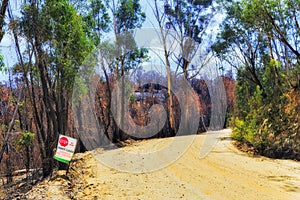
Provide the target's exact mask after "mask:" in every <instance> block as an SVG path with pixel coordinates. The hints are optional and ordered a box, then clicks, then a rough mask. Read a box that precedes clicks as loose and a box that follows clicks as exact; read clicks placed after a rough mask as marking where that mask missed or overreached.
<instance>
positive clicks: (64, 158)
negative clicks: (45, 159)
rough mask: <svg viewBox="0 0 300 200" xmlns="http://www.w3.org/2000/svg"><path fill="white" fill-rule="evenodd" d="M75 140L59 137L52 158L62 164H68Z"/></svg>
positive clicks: (72, 153) (63, 136) (73, 150)
mask: <svg viewBox="0 0 300 200" xmlns="http://www.w3.org/2000/svg"><path fill="white" fill-rule="evenodd" d="M76 144H77V139H74V138H71V137H68V136H65V135H59V138H58V144H57V149H56V153H55V155H54V158H55V159H56V160H58V161H60V162H63V163H69V162H70V161H71V159H72V157H73V155H74V152H75V148H76Z"/></svg>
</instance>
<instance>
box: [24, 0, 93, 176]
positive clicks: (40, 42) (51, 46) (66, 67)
mask: <svg viewBox="0 0 300 200" xmlns="http://www.w3.org/2000/svg"><path fill="white" fill-rule="evenodd" d="M21 13H22V16H21V19H20V22H19V24H20V26H19V29H20V30H19V32H20V33H21V36H22V37H24V38H25V40H26V42H27V46H28V49H27V52H29V56H28V57H27V58H26V60H28V61H29V63H28V64H27V65H26V66H23V67H25V68H24V69H25V70H24V77H23V78H24V80H27V79H28V78H29V77H30V80H29V81H28V80H27V82H28V83H30V84H31V85H30V87H31V90H30V92H31V95H32V98H31V103H32V106H33V107H34V117H35V123H36V127H37V138H38V140H39V142H40V144H41V154H42V160H43V172H44V173H43V174H44V176H47V175H48V174H49V173H50V172H51V170H52V156H53V155H52V154H53V151H52V150H53V148H54V147H55V143H56V141H57V138H58V134H67V132H68V130H69V129H68V122H69V120H68V116H69V109H70V102H69V101H70V98H71V95H72V87H73V83H74V78H75V75H76V73H77V71H78V67H79V66H80V64H81V62H82V61H83V59H84V58H85V56H86V55H87V54H88V53H89V52H90V50H91V48H92V47H91V45H90V42H89V39H88V38H87V34H86V33H85V29H84V28H85V25H84V22H83V20H82V18H81V16H80V15H78V13H77V11H76V10H75V8H74V7H73V6H72V5H70V4H69V2H68V1H67V0H59V1H51V0H47V1H31V2H30V3H29V4H28V3H25V5H24V6H23V9H22V11H21ZM30 52H32V53H30ZM26 67H27V69H26ZM28 67H29V68H28ZM26 71H29V73H30V76H29V77H28V75H27V73H26ZM33 80H35V81H37V82H34V81H33ZM34 84H38V85H39V86H40V87H41V90H42V101H37V99H36V96H35V93H37V91H35V85H34ZM40 109H42V110H40ZM39 111H40V112H39ZM43 111H45V113H44V112H43ZM44 119H45V120H46V121H45V122H44Z"/></svg>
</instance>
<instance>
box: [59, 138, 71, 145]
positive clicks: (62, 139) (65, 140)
mask: <svg viewBox="0 0 300 200" xmlns="http://www.w3.org/2000/svg"><path fill="white" fill-rule="evenodd" d="M59 144H60V145H61V146H63V147H65V146H67V145H68V144H69V140H68V138H66V137H61V138H60V140H59Z"/></svg>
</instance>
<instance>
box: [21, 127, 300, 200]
mask: <svg viewBox="0 0 300 200" xmlns="http://www.w3.org/2000/svg"><path fill="white" fill-rule="evenodd" d="M229 135H230V130H223V131H221V132H209V133H207V134H205V135H197V136H184V137H182V140H185V139H187V137H195V138H194V140H193V143H192V144H191V146H190V147H189V148H188V149H187V151H186V152H185V153H184V154H183V155H182V156H181V157H180V158H179V159H178V160H177V161H175V162H174V163H172V164H170V165H168V166H166V167H164V168H162V169H159V170H155V171H152V172H144V173H130V172H121V171H118V170H116V169H114V168H110V167H107V166H106V165H104V164H102V163H101V162H99V160H98V159H97V155H101V154H103V153H104V151H102V150H96V151H93V152H87V153H85V154H78V155H76V156H75V160H76V162H74V163H73V164H72V166H71V170H70V175H69V176H70V179H71V181H69V183H64V184H61V185H59V182H58V184H52V183H51V181H50V182H49V183H47V184H48V185H49V184H50V185H49V186H51V188H50V187H49V186H48V187H45V186H43V188H44V193H45V194H43V195H42V196H43V197H42V198H43V199H61V198H64V199H80V200H81V199H88V200H90V199H213V200H214V199H222V200H224V199H230V200H231V199H239V200H240V199H252V200H254V199H260V200H263V199H266V200H270V199H280V200H284V199H290V200H295V199H300V163H299V162H294V161H290V160H273V159H268V158H265V157H258V156H256V157H253V156H251V155H247V154H246V153H243V152H240V151H239V150H237V149H236V147H234V146H233V144H232V141H231V140H230V138H229ZM207 137H210V138H209V139H210V140H211V141H213V140H215V141H216V142H217V143H216V145H215V146H214V148H213V149H212V150H211V151H210V153H209V154H208V155H206V156H203V155H201V151H200V149H201V148H205V145H206V144H207V141H208V138H207ZM171 141H172V138H164V139H153V140H145V141H141V142H135V143H133V144H132V145H130V146H126V147H124V148H123V149H122V150H123V151H133V152H136V151H140V152H144V153H145V152H147V151H150V150H151V149H152V150H153V148H154V149H155V150H157V149H160V148H163V147H165V146H166V145H168V144H169V143H170V142H171ZM207 148H209V147H207ZM152 150H151V151H152ZM110 152H111V153H112V154H111V155H112V156H114V159H121V160H122V159H126V156H125V157H123V158H122V156H116V155H117V154H119V152H118V151H117V150H110ZM201 157H202V158H201ZM153 162H154V161H153ZM124 163H125V164H126V162H124ZM135 164H136V163H135ZM144 164H146V165H147V163H144ZM149 164H151V163H149ZM55 181H56V182H57V180H55ZM54 183H55V182H54ZM55 185H58V186H57V187H56V186H55ZM64 185H65V186H64ZM38 187H40V188H39V190H37V188H38ZM42 193H43V191H41V186H37V187H36V188H34V189H33V190H32V191H31V192H29V193H28V194H27V198H28V199H39V197H41V194H42ZM56 197H57V198H56Z"/></svg>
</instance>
